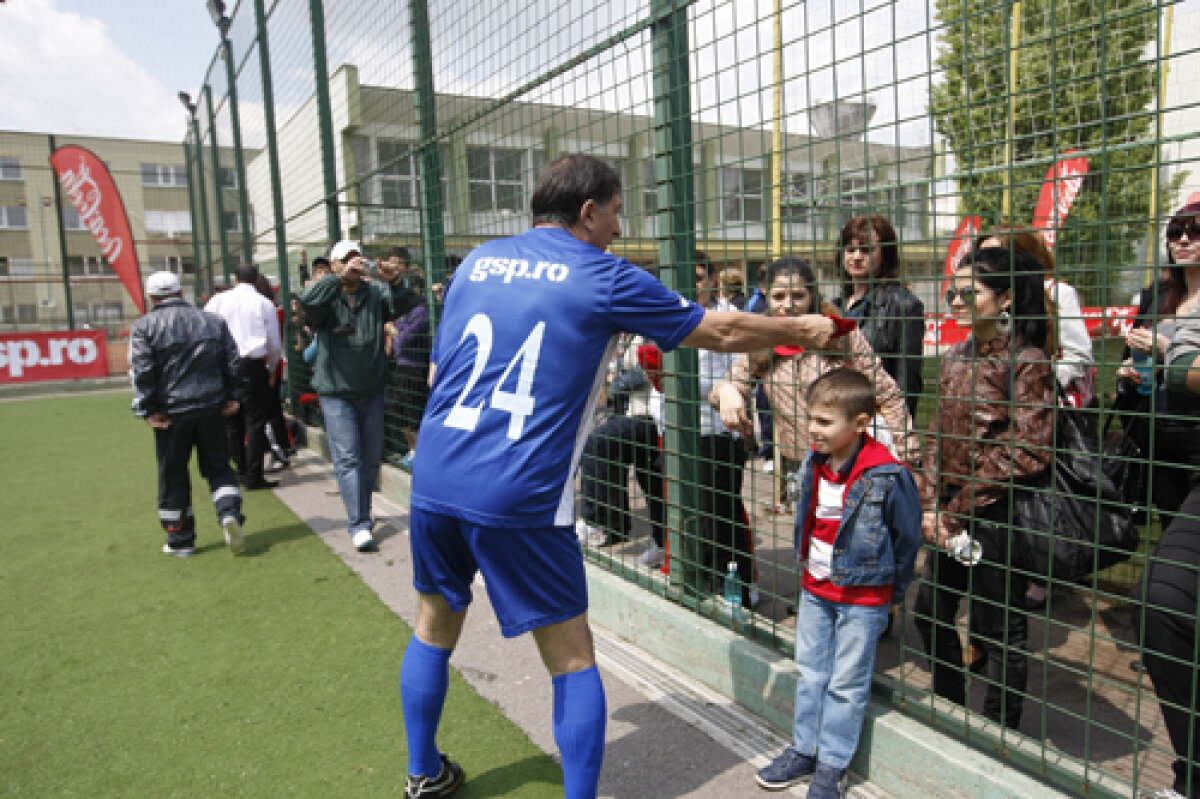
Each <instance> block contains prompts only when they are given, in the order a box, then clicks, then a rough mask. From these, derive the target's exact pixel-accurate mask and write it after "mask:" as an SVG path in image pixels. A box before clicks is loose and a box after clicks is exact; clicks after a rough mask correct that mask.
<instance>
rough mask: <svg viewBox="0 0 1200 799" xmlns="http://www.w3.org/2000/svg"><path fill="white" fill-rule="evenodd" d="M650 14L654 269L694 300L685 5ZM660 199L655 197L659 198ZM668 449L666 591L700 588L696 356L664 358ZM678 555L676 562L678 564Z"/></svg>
mask: <svg viewBox="0 0 1200 799" xmlns="http://www.w3.org/2000/svg"><path fill="white" fill-rule="evenodd" d="M651 13H652V15H653V16H654V18H655V20H656V21H655V23H654V26H653V29H652V41H653V63H654V122H655V151H656V154H655V173H656V177H657V180H658V183H659V185H660V186H661V185H663V184H665V185H666V188H667V202H666V204H665V205H663V204H661V203H660V206H661V207H660V208H659V209H658V222H659V225H658V229H659V231H660V233H659V246H658V252H659V266H660V274H661V275H662V277H663V278H664V282H665V283H666V284H667V285H668V286H669V287H672V288H675V289H676V290H678V291H682V292H683V293H684V294H685V295H689V296H693V297H694V296H695V294H694V292H695V289H694V288H693V287H694V286H695V285H696V284H695V272H694V269H695V263H696V205H695V194H694V191H695V190H694V183H693V180H692V177H693V175H692V173H693V170H694V167H693V159H692V109H691V83H690V78H689V75H688V58H689V53H688V37H687V25H688V20H687V4H686V3H679V2H677V0H654V1H653V4H652V8H651ZM660 196H661V193H660ZM665 367H666V368H665V369H664V375H665V377H666V379H667V384H668V385H667V390H666V392H665V393H666V395H667V397H669V398H671V399H670V400H668V401H667V403H666V408H665V412H666V420H667V431H666V442H665V443H666V445H665V447H664V451H663V466H664V470H663V471H664V477H665V478H666V483H667V496H669V497H672V498H676V500H677V502H678V504H674V503H672V505H671V506H670V507H669V508H668V518H667V525H668V530H669V534H670V536H671V552H672V559H673V560H675V563H674V564H673V565H672V568H671V584H672V585H673V586H677V587H678V586H681V585H684V584H686V585H691V586H693V587H696V586H698V585H699V583H700V577H701V575H700V573H699V572H698V570H697V569H696V565H697V562H698V559H699V558H698V555H699V548H698V544H699V508H700V492H699V486H698V483H699V476H700V473H699V453H700V435H699V430H700V411H699V404H698V403H699V393H700V391H699V388H700V387H699V383H698V380H697V376H698V375H699V373H700V370H699V359H698V356H697V354H696V351H695V350H694V349H689V348H682V349H679V350H676V351H675V352H674V353H671V354H669V355H667V356H666V359H665ZM680 555H682V558H680Z"/></svg>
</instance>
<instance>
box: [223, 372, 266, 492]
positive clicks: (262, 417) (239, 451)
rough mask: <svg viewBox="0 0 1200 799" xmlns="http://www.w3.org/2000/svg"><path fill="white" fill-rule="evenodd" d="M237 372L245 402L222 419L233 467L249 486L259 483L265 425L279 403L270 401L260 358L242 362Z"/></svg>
mask: <svg viewBox="0 0 1200 799" xmlns="http://www.w3.org/2000/svg"><path fill="white" fill-rule="evenodd" d="M240 370H241V375H242V379H243V380H244V381H245V384H246V399H245V401H244V402H242V406H241V407H240V408H239V409H238V412H237V413H235V414H233V415H232V416H229V417H227V418H226V419H225V425H226V431H227V436H228V442H229V443H228V447H229V455H230V457H231V458H232V459H233V464H234V466H235V467H236V468H237V471H238V474H239V475H240V476H241V478H242V480H243V482H246V483H251V484H253V483H258V482H261V481H262V480H263V456H264V455H265V454H266V452H267V447H268V443H267V432H266V426H267V422H268V421H269V420H270V418H271V409H272V407H277V406H278V404H279V401H278V399H274V401H272V398H273V394H272V392H274V391H275V387H274V386H272V385H271V376H270V373H269V372H268V371H267V365H266V363H264V362H263V361H262V359H261V358H256V359H251V358H245V359H243V360H242V364H241V367H240ZM274 396H275V397H277V396H278V395H274Z"/></svg>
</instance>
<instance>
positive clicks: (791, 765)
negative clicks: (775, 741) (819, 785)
mask: <svg viewBox="0 0 1200 799" xmlns="http://www.w3.org/2000/svg"><path fill="white" fill-rule="evenodd" d="M816 770H817V759H816V758H815V757H812V756H811V755H802V754H800V753H799V752H797V751H796V750H795V749H793V748H792V747H790V746H789V747H788V748H787V749H784V750H783V752H781V753H780V755H779V757H777V758H775V759H774V760H772V761H771V765H769V766H767V767H766V768H763V769H759V771H758V773H757V774H755V775H754V781H755V782H757V783H758V784H759V785H761V786H762V787H763V788H766V789H767V790H768V791H782V790H783V789H784V788H790V787H792V786H793V785H799V784H800V783H802V782H808V781H809V780H811V779H812V776H813V773H814V772H815V771H816ZM809 790H810V791H811V790H812V789H811V788H810V789H809Z"/></svg>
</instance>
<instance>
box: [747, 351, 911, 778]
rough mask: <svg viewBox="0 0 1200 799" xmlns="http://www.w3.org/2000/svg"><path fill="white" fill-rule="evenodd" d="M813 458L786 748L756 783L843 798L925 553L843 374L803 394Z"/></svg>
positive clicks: (862, 386) (906, 490) (904, 492)
mask: <svg viewBox="0 0 1200 799" xmlns="http://www.w3.org/2000/svg"><path fill="white" fill-rule="evenodd" d="M807 400H808V432H809V435H810V436H811V439H812V452H810V453H809V454H808V456H807V457H805V459H804V462H803V464H802V465H801V467H800V501H799V503H798V505H797V507H796V528H795V544H796V554H797V557H798V559H799V560H800V563H801V565H802V567H803V569H804V573H803V577H802V579H801V596H800V605H799V609H798V611H797V614H796V665H797V667H798V668H799V672H800V673H799V675H798V677H797V681H796V707H795V714H794V717H795V724H794V726H793V728H792V745H791V746H789V747H788V748H786V749H784V750H783V752H782V754H780V755H779V756H778V757H777V758H775V760H774V761H772V763H771V764H770V765H769V766H767V767H766V768H764V769H762V770H761V771H759V772H758V774H757V775H756V777H755V779H756V780H757V782H758V784H759V785H760V786H762V787H763V788H766V789H767V790H771V791H778V790H783V789H785V788H788V787H790V786H792V785H796V784H798V783H802V782H809V781H811V782H812V784H811V785H810V786H809V789H808V799H840V798H841V797H842V796H843V795H844V793H845V790H846V769H847V768H848V767H849V765H850V760H851V759H852V758H853V757H854V752H855V751H856V750H857V749H858V739H859V735H860V733H861V732H862V723H863V715H864V713H865V712H866V708H867V701H868V700H869V698H870V694H871V679H872V676H873V673H874V669H875V650H876V647H877V645H878V643H879V637H880V634H881V633H882V632H883V630H884V628H885V627H886V626H887V623H888V606H889V605H890V604H892V603H895V604H899V603H901V602H903V601H904V592H905V589H906V588H907V587H908V583H909V581H910V580H911V579H912V573H913V565H914V563H915V561H916V557H917V550H918V548H919V547H920V543H921V500H920V497H919V495H918V493H917V487H916V484H915V483H914V481H913V477H912V474H911V473H910V472H909V469H908V467H907V466H905V465H904V464H902V463H900V462H899V461H897V460H896V458H895V457H893V456H892V454H891V453H890V452H889V451H888V449H887V448H886V447H884V446H883V445H881V444H879V443H878V442H877V441H875V439H873V438H872V437H871V436H870V435H869V434H868V433H867V430H868V429H869V427H870V425H871V418H872V416H873V415H874V413H875V402H876V393H875V388H874V387H873V386H872V385H871V381H870V379H869V378H867V377H866V376H865V375H863V374H862V373H861V372H857V371H855V370H853V369H846V368H839V369H834V370H833V371H831V372H827V373H826V374H824V375H822V376H821V377H820V378H818V379H817V380H816V381H815V382H813V383H812V385H811V386H809V389H808V394H807Z"/></svg>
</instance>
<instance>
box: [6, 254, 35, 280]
mask: <svg viewBox="0 0 1200 799" xmlns="http://www.w3.org/2000/svg"><path fill="white" fill-rule="evenodd" d="M33 274H34V270H33V259H32V258H8V257H6V256H2V255H0V278H4V277H33Z"/></svg>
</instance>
